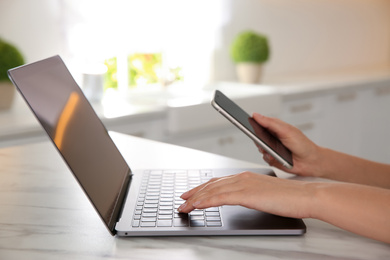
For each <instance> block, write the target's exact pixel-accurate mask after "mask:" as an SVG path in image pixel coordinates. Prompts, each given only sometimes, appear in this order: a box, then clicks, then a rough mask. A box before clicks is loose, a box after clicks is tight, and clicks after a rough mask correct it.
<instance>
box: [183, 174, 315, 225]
mask: <svg viewBox="0 0 390 260" xmlns="http://www.w3.org/2000/svg"><path fill="white" fill-rule="evenodd" d="M310 192H311V190H310V184H308V183H305V182H301V181H292V180H284V179H279V178H275V177H271V176H267V175H262V174H257V173H252V172H242V173H239V174H236V175H231V176H227V177H222V178H215V179H212V180H210V181H209V182H207V183H204V184H202V185H200V186H198V187H196V188H194V189H192V190H190V191H188V192H186V193H184V194H183V195H182V196H181V198H182V199H184V200H186V202H185V203H184V204H183V205H181V207H180V208H179V211H180V212H183V213H188V212H190V211H192V210H194V209H204V208H208V207H218V206H222V205H241V206H244V207H247V208H251V209H256V210H260V211H264V212H268V213H271V214H276V215H280V216H286V217H294V218H305V217H309V209H310V205H311V203H309V202H310V198H312V197H313V196H311V195H310Z"/></svg>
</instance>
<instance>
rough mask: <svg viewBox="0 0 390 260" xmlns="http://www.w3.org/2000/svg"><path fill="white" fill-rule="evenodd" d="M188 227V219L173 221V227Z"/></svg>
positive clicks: (175, 219)
mask: <svg viewBox="0 0 390 260" xmlns="http://www.w3.org/2000/svg"><path fill="white" fill-rule="evenodd" d="M188 225H189V221H188V218H185V217H182V218H174V219H173V226H174V227H188Z"/></svg>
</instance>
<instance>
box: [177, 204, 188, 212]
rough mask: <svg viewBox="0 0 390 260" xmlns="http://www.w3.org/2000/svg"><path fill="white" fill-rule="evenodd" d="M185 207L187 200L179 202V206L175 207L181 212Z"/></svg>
mask: <svg viewBox="0 0 390 260" xmlns="http://www.w3.org/2000/svg"><path fill="white" fill-rule="evenodd" d="M185 207H187V202H184V203H183V204H181V205H180V207H179V208H178V209H177V211H179V212H181V211H182V210H183V209H184V208H185Z"/></svg>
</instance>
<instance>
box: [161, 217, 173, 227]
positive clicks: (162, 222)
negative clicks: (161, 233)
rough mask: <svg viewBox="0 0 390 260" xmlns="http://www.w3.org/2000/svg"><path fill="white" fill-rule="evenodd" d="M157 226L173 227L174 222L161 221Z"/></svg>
mask: <svg viewBox="0 0 390 260" xmlns="http://www.w3.org/2000/svg"><path fill="white" fill-rule="evenodd" d="M157 226H158V227H171V226H172V220H168V219H159V220H158V221H157Z"/></svg>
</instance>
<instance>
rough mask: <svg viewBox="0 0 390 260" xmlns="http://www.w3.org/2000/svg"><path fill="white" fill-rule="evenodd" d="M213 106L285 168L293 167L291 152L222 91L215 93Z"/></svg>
mask: <svg viewBox="0 0 390 260" xmlns="http://www.w3.org/2000/svg"><path fill="white" fill-rule="evenodd" d="M211 104H212V106H213V107H214V108H215V109H216V110H217V111H218V112H220V113H221V114H222V115H223V116H225V117H226V118H227V119H228V120H229V121H230V122H232V123H233V124H234V125H235V126H237V127H238V128H239V129H240V130H241V131H243V132H244V133H245V134H246V135H248V136H249V137H250V138H251V139H252V140H253V141H254V142H255V143H256V144H258V145H259V146H260V147H261V148H263V149H264V150H265V151H266V152H267V153H269V154H270V155H271V156H273V157H274V158H275V159H276V160H277V161H278V162H280V163H281V164H282V165H283V166H284V167H286V168H288V169H291V168H292V167H293V160H292V154H291V151H290V150H289V149H288V148H287V147H285V146H284V145H283V144H282V142H280V140H279V139H278V138H276V137H275V136H274V135H273V134H272V133H270V132H269V131H268V130H267V129H265V128H264V127H262V126H261V125H259V124H258V123H257V122H256V121H255V120H254V119H253V118H252V117H251V116H250V115H249V114H248V113H246V112H245V111H244V110H243V109H242V108H241V107H239V106H238V105H237V104H236V103H234V102H233V101H232V100H230V99H229V98H228V97H227V96H225V95H224V94H223V93H222V92H221V91H219V90H216V91H215V94H214V98H213V100H212V102H211Z"/></svg>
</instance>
